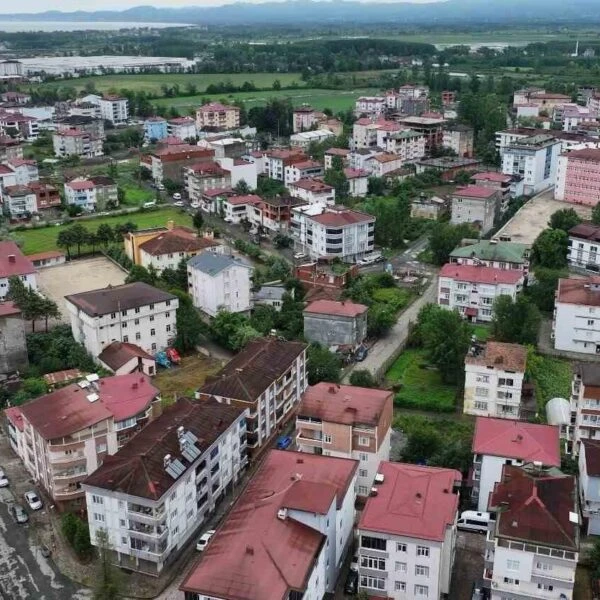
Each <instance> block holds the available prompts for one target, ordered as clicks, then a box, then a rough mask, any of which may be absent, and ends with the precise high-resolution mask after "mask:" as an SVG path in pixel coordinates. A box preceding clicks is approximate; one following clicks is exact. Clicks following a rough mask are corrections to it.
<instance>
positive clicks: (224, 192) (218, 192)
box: [202, 188, 235, 198]
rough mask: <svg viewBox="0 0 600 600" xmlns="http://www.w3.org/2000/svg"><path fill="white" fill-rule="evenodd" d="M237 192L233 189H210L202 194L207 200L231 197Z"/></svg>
mask: <svg viewBox="0 0 600 600" xmlns="http://www.w3.org/2000/svg"><path fill="white" fill-rule="evenodd" d="M234 194H235V192H234V191H233V190H232V189H231V188H209V189H206V190H204V191H203V192H202V195H203V196H206V197H207V198H215V197H216V196H230V195H234Z"/></svg>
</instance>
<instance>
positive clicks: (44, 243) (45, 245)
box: [15, 208, 192, 254]
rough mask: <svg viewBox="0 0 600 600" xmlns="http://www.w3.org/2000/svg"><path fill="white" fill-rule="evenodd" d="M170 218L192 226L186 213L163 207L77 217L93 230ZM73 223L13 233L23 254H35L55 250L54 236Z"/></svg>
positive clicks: (164, 221)
mask: <svg viewBox="0 0 600 600" xmlns="http://www.w3.org/2000/svg"><path fill="white" fill-rule="evenodd" d="M169 220H172V221H174V222H175V223H176V224H177V225H188V226H190V227H191V226H192V218H191V217H190V215H188V214H187V213H185V212H183V211H181V210H177V209H174V208H163V209H158V210H153V211H145V212H138V213H133V214H128V215H119V216H116V217H98V218H96V219H94V218H90V219H77V222H78V223H81V224H82V225H83V226H84V227H86V228H87V229H89V230H90V231H95V230H96V229H98V227H99V226H100V225H103V224H108V225H110V226H111V227H114V226H115V225H118V224H119V223H125V222H126V221H133V222H134V223H137V226H138V228H139V229H145V228H148V227H158V226H160V225H166V224H167V221H169ZM73 223H75V221H73V222H72V223H69V224H68V225H60V226H55V227H39V228H37V229H26V230H24V231H16V232H15V235H16V237H17V239H18V240H19V241H22V242H23V245H22V250H23V252H24V253H25V254H36V253H37V252H46V251H48V250H56V249H57V246H56V238H57V236H58V233H59V232H60V231H61V229H64V228H65V227H69V226H70V225H72V224H73Z"/></svg>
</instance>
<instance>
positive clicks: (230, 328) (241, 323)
mask: <svg viewBox="0 0 600 600" xmlns="http://www.w3.org/2000/svg"><path fill="white" fill-rule="evenodd" d="M211 332H212V334H213V337H214V339H215V341H216V342H217V343H219V344H221V345H222V346H224V347H225V348H227V349H229V350H232V351H233V352H237V351H238V350H241V349H242V348H243V347H244V345H245V344H246V343H247V342H249V341H250V340H251V339H253V338H254V337H259V336H260V333H259V332H258V331H256V329H254V328H253V327H252V326H251V325H250V323H249V321H248V318H247V317H245V316H244V315H242V314H240V313H232V312H229V311H227V310H220V311H219V312H218V313H217V315H216V316H215V318H214V319H213V320H212V323H211Z"/></svg>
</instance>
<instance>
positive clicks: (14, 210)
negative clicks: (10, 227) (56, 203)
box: [2, 185, 38, 218]
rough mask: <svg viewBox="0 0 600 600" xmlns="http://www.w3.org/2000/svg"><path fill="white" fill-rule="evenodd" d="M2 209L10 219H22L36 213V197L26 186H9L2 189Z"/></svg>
mask: <svg viewBox="0 0 600 600" xmlns="http://www.w3.org/2000/svg"><path fill="white" fill-rule="evenodd" d="M2 204H3V209H4V210H5V211H8V213H9V214H10V216H11V217H15V218H18V217H24V216H26V215H31V214H33V213H36V212H38V205H37V196H36V194H35V192H34V191H33V190H32V189H30V188H29V186H27V185H11V186H9V187H6V188H4V194H3V203H2Z"/></svg>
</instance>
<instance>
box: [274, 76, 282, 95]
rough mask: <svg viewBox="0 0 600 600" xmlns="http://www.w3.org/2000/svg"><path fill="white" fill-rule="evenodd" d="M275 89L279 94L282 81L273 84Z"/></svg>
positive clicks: (277, 80)
mask: <svg viewBox="0 0 600 600" xmlns="http://www.w3.org/2000/svg"><path fill="white" fill-rule="evenodd" d="M273 89H274V90H275V91H276V92H278V91H279V90H280V89H281V81H279V79H276V80H275V81H274V82H273Z"/></svg>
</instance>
